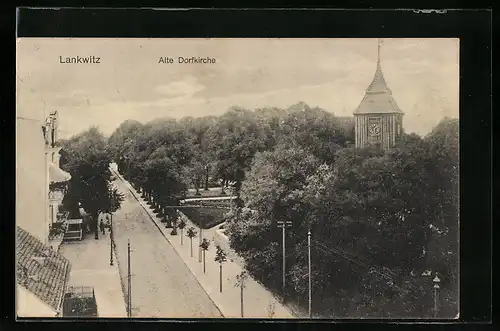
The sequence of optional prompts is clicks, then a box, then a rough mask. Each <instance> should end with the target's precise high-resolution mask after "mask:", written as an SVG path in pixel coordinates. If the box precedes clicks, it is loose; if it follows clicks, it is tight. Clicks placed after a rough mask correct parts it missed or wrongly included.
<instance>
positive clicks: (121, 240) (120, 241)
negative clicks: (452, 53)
mask: <svg viewBox="0 0 500 331" xmlns="http://www.w3.org/2000/svg"><path fill="white" fill-rule="evenodd" d="M114 183H115V185H116V187H117V188H118V189H119V190H120V191H121V192H122V193H123V194H124V195H125V198H126V199H125V201H124V202H123V203H122V207H121V208H120V209H119V210H118V211H117V212H116V213H115V214H114V216H113V229H114V235H115V241H116V245H117V258H118V260H119V268H120V273H121V275H122V277H123V282H124V284H125V289H126V288H127V279H126V278H125V277H126V275H127V240H128V239H130V244H131V248H132V253H131V269H132V291H131V292H132V308H133V309H132V315H133V317H153V318H154V317H161V318H169V317H177V318H182V317H185V318H189V317H198V318H200V317H205V318H214V317H222V316H221V313H220V312H219V310H218V309H217V307H216V306H215V305H214V303H213V302H212V301H211V299H210V298H209V296H208V295H207V294H206V292H205V291H204V290H203V288H202V287H201V286H200V285H199V283H198V281H197V280H196V279H195V277H194V276H193V274H192V273H191V271H190V270H189V269H188V267H187V266H186V265H185V263H184V262H183V260H182V259H181V258H180V257H179V255H178V254H177V253H176V251H175V250H174V248H173V247H172V246H171V245H170V244H169V243H168V242H167V241H166V240H165V238H164V237H163V235H162V234H161V232H160V231H159V230H158V228H157V227H156V225H155V224H154V223H153V222H152V221H151V219H150V218H149V216H148V215H147V213H146V212H145V211H144V209H143V208H142V207H141V205H140V204H139V203H138V202H137V200H136V199H135V198H134V197H133V196H132V194H131V193H130V191H129V190H128V189H127V188H126V187H125V185H124V183H123V182H122V181H120V180H115V182H114Z"/></svg>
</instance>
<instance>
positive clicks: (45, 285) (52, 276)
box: [16, 227, 71, 311]
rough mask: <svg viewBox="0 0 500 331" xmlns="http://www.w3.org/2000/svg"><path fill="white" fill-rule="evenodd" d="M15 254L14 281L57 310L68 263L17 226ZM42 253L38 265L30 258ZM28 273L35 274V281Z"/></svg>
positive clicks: (60, 300)
mask: <svg viewBox="0 0 500 331" xmlns="http://www.w3.org/2000/svg"><path fill="white" fill-rule="evenodd" d="M16 254H17V265H16V280H17V283H18V284H19V285H21V286H23V287H25V288H26V289H27V290H29V291H30V292H32V293H33V294H35V295H36V296H37V297H38V298H40V300H42V301H43V302H45V303H47V304H48V305H49V306H50V307H51V308H52V309H54V310H56V311H57V310H59V308H60V307H59V305H60V303H61V302H62V296H63V294H64V289H65V288H66V283H67V281H68V278H69V273H70V271H71V264H70V262H69V261H68V260H67V259H66V258H65V257H63V256H62V255H60V254H58V253H57V252H54V251H52V249H51V248H50V247H49V246H46V245H44V244H43V243H42V242H41V241H40V240H38V239H36V238H35V237H34V236H32V235H31V234H30V233H28V232H27V231H26V230H23V229H22V228H20V227H17V241H16ZM45 255H47V257H46V258H45V261H44V263H42V264H39V263H38V262H36V261H35V260H34V259H33V257H40V256H45ZM30 276H35V277H38V280H36V279H33V278H30Z"/></svg>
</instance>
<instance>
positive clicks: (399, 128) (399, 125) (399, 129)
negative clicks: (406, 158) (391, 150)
mask: <svg viewBox="0 0 500 331" xmlns="http://www.w3.org/2000/svg"><path fill="white" fill-rule="evenodd" d="M399 135H401V124H399V123H398V136H399Z"/></svg>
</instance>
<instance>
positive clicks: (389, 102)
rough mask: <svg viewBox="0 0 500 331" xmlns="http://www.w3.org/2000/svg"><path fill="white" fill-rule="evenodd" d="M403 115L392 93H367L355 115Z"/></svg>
mask: <svg viewBox="0 0 500 331" xmlns="http://www.w3.org/2000/svg"><path fill="white" fill-rule="evenodd" d="M363 114H403V112H402V111H401V109H400V108H399V106H398V104H397V103H396V101H395V100H394V98H393V97H392V95H391V94H390V93H366V94H365V96H364V98H363V100H361V103H360V104H359V106H358V108H356V110H355V111H354V115H363Z"/></svg>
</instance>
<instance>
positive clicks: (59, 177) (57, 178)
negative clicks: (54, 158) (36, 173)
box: [49, 163, 71, 183]
mask: <svg viewBox="0 0 500 331" xmlns="http://www.w3.org/2000/svg"><path fill="white" fill-rule="evenodd" d="M49 179H50V182H51V183H61V182H67V181H68V180H70V179H71V175H70V174H69V173H67V172H66V171H64V170H62V169H61V168H59V167H58V166H56V165H55V164H54V163H49Z"/></svg>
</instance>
